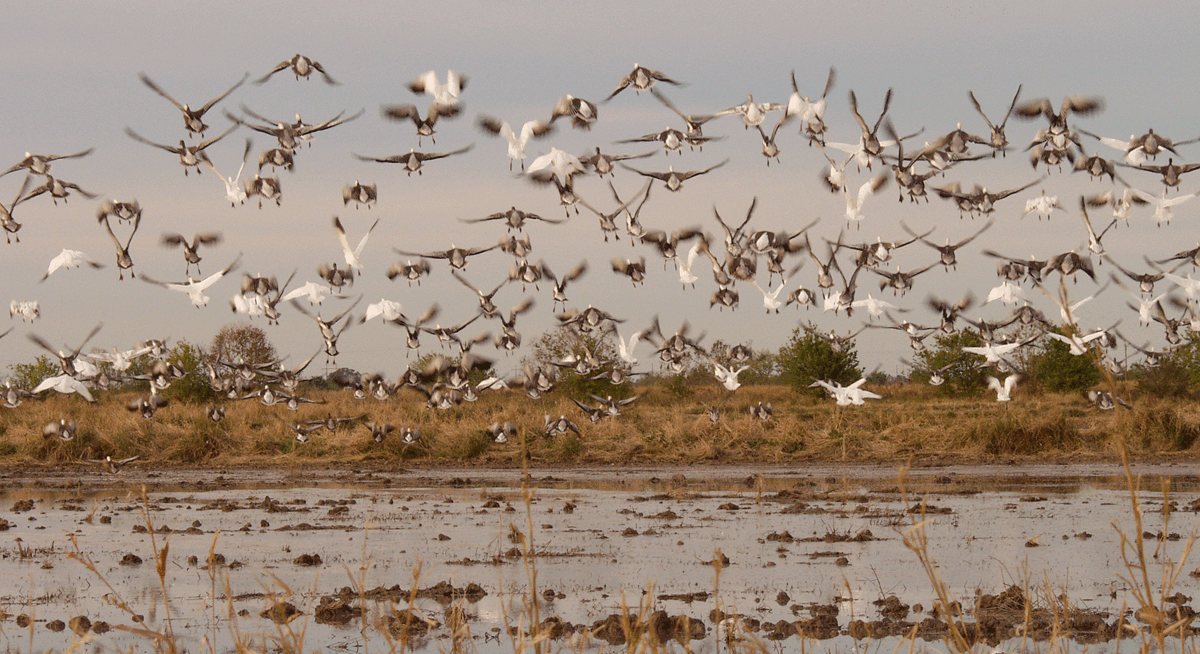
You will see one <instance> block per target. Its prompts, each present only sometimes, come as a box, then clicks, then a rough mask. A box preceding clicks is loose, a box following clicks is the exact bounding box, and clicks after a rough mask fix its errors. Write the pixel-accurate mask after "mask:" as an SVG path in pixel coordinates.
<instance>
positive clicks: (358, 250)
mask: <svg viewBox="0 0 1200 654" xmlns="http://www.w3.org/2000/svg"><path fill="white" fill-rule="evenodd" d="M378 224H379V219H378V218H376V219H375V222H373V223H371V226H370V227H369V228H368V229H367V233H366V234H363V237H362V239H361V240H359V242H358V245H356V246H355V247H354V249H350V243H349V242H348V241H347V240H346V230H345V228H344V227H342V221H341V220H340V219H339V218H338V217H337V216H334V217H333V231H334V232H335V233H336V234H337V238H338V242H339V243H341V245H342V256H344V257H345V259H346V268H347V269H353V270H354V271H355V272H356V273H358V274H362V269H363V267H362V261H360V260H359V257H360V256H362V251H363V248H364V247H366V246H367V239H368V238H370V237H371V231H372V230H374V229H375V226H376V225H378Z"/></svg>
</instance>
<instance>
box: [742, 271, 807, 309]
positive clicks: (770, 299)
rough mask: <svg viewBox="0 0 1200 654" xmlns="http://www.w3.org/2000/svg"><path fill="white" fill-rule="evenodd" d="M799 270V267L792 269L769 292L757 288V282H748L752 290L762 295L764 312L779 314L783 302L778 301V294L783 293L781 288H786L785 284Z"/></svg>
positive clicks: (759, 287) (752, 280) (760, 287)
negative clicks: (755, 289)
mask: <svg viewBox="0 0 1200 654" xmlns="http://www.w3.org/2000/svg"><path fill="white" fill-rule="evenodd" d="M799 270H800V266H797V267H796V268H794V269H792V271H791V272H790V273H788V275H787V276H785V277H784V278H783V279H782V280H780V282H779V285H778V286H776V287H775V288H774V290H771V291H768V290H767V289H765V288H763V287H762V286H759V285H758V281H757V280H754V279H751V280H750V283H751V284H753V285H754V288H757V289H758V292H759V293H762V296H763V308H764V309H766V312H767V313H768V314H770V313H771V312H775V313H779V307H781V306H783V302H782V301H780V299H779V294H780V293H781V292H782V291H783V287H784V286H787V283H788V282H789V281H790V280H791V278H792V276H793V275H795V274H796V273H797V272H798V271H799Z"/></svg>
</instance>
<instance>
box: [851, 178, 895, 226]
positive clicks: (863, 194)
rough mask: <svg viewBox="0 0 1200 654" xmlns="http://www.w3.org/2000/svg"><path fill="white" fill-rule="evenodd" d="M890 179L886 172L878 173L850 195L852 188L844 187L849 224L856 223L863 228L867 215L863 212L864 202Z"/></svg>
mask: <svg viewBox="0 0 1200 654" xmlns="http://www.w3.org/2000/svg"><path fill="white" fill-rule="evenodd" d="M887 181H888V176H887V175H885V174H880V175H876V176H875V177H873V178H871V179H869V180H867V181H866V182H864V183H863V185H862V186H860V187H858V192H857V193H855V194H854V195H850V189H848V188H847V189H843V190H842V195H843V196H844V197H845V199H846V221H847V223H848V224H855V225H857V226H858V228H860V229H861V227H862V221H863V219H864V218H866V216H865V215H864V214H863V212H862V208H863V203H864V202H866V201H867V198H869V197H871V196H872V195H874V194H875V192H876V191H878V190H879V189H881V188H883V187H884V186H885V185H886V184H887Z"/></svg>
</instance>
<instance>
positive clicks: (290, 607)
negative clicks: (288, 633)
mask: <svg viewBox="0 0 1200 654" xmlns="http://www.w3.org/2000/svg"><path fill="white" fill-rule="evenodd" d="M300 615H302V613H301V612H300V609H297V608H296V605H295V604H292V603H291V602H276V603H275V604H273V605H271V606H269V607H267V608H265V609H263V610H262V612H261V613H259V614H258V617H260V618H268V619H270V620H271V621H272V622H274V623H276V624H287V623H289V622H291V621H292V620H295V619H296V618H297V617H298V616H300Z"/></svg>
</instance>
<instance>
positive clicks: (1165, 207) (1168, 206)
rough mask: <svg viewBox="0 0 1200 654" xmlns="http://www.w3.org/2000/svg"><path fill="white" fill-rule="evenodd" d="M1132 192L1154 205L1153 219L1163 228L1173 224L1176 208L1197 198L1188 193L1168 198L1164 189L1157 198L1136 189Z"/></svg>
mask: <svg viewBox="0 0 1200 654" xmlns="http://www.w3.org/2000/svg"><path fill="white" fill-rule="evenodd" d="M1131 190H1132V191H1133V194H1134V195H1136V196H1137V197H1139V198H1141V199H1142V200H1145V201H1146V203H1148V204H1152V205H1154V216H1153V218H1154V221H1155V223H1156V224H1157V225H1158V226H1159V227H1162V226H1163V223H1166V224H1168V225H1170V224H1171V218H1173V217H1174V216H1175V213H1174V212H1173V211H1172V209H1173V208H1174V207H1176V206H1178V205H1181V204H1183V203H1184V202H1187V201H1188V200H1191V199H1192V198H1194V197H1196V194H1195V193H1186V194H1184V195H1177V196H1175V197H1173V198H1167V191H1166V189H1163V194H1162V197H1156V196H1153V195H1150V194H1149V193H1147V192H1145V191H1143V190H1141V189H1136V188H1135V189H1131ZM1113 222H1114V223H1115V222H1116V219H1115V218H1114V219H1113Z"/></svg>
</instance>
